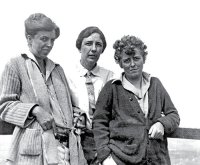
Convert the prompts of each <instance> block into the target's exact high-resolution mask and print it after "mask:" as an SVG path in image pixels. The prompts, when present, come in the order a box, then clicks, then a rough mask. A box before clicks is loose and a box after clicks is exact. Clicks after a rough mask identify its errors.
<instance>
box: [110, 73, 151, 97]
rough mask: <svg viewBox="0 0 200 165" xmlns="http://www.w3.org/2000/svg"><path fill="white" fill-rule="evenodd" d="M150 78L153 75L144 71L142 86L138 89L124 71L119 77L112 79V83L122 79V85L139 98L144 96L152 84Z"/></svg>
mask: <svg viewBox="0 0 200 165" xmlns="http://www.w3.org/2000/svg"><path fill="white" fill-rule="evenodd" d="M150 80H151V75H150V74H148V73H146V72H142V87H141V90H138V89H137V88H135V86H134V85H133V84H131V83H130V82H129V81H128V80H127V79H126V78H125V74H124V72H123V73H122V74H121V75H120V77H119V78H116V79H114V80H113V81H112V83H115V82H116V81H120V82H121V83H122V86H123V87H124V88H125V89H126V90H129V91H131V92H133V93H134V94H135V95H136V96H137V97H138V98H139V99H141V98H143V97H144V95H145V94H146V92H147V91H148V89H149V86H150Z"/></svg>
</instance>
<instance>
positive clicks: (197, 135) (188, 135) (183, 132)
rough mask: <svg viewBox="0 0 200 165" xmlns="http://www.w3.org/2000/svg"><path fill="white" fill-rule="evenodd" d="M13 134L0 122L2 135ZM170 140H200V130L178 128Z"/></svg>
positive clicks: (10, 126)
mask: <svg viewBox="0 0 200 165" xmlns="http://www.w3.org/2000/svg"><path fill="white" fill-rule="evenodd" d="M12 132H13V126H12V125H10V124H8V123H5V122H2V121H0V135H9V134H12ZM168 137H169V138H179V139H193V140H200V129H196V128H177V129H176V131H175V132H174V133H173V134H170V135H169V136H168Z"/></svg>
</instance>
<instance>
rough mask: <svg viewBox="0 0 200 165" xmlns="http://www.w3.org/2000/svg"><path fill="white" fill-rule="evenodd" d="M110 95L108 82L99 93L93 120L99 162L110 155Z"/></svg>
mask: <svg viewBox="0 0 200 165" xmlns="http://www.w3.org/2000/svg"><path fill="white" fill-rule="evenodd" d="M112 95H113V94H112V84H111V81H109V82H108V83H106V85H105V86H104V87H103V89H102V91H101V92H100V95H99V97H98V100H97V103H96V111H95V113H94V118H93V133H94V139H95V144H96V148H97V158H98V160H99V162H102V161H103V160H104V159H106V158H107V157H108V156H109V154H110V149H109V147H108V144H109V140H110V139H109V122H110V119H111V113H112V102H113V99H112V97H113V96H112Z"/></svg>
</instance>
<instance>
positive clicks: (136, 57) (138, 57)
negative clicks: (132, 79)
mask: <svg viewBox="0 0 200 165" xmlns="http://www.w3.org/2000/svg"><path fill="white" fill-rule="evenodd" d="M133 59H134V61H138V60H140V59H141V57H140V56H135V57H133Z"/></svg>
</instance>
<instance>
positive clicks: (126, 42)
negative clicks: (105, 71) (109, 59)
mask: <svg viewBox="0 0 200 165" xmlns="http://www.w3.org/2000/svg"><path fill="white" fill-rule="evenodd" d="M113 48H114V49H115V54H114V59H115V62H116V63H117V64H119V63H120V60H121V57H122V52H125V53H126V54H127V55H132V54H135V49H139V50H140V51H141V52H142V56H143V59H144V62H145V60H146V56H147V54H148V52H147V51H146V49H147V46H146V45H145V44H144V42H143V41H142V40H141V39H139V38H137V37H135V36H129V35H127V36H124V37H122V38H121V40H116V41H115V43H114V44H113Z"/></svg>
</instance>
